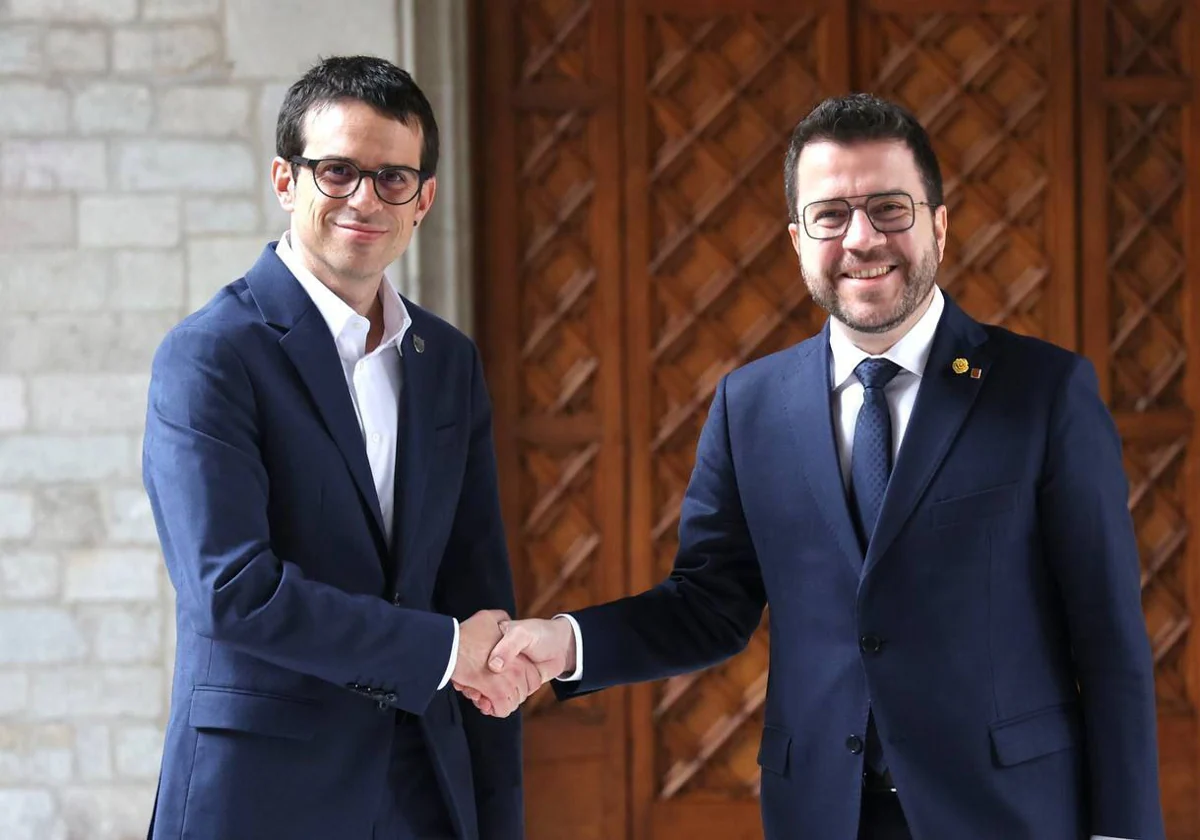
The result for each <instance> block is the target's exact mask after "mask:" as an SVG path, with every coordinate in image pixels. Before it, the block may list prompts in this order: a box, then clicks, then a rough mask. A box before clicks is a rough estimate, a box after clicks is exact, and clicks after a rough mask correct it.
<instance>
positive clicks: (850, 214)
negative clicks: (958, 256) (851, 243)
mask: <svg viewBox="0 0 1200 840" xmlns="http://www.w3.org/2000/svg"><path fill="white" fill-rule="evenodd" d="M890 195H895V196H904V197H905V198H907V199H908V200H909V203H911V204H912V206H913V214H912V221H911V222H909V223H908V226H907V227H902V228H896V229H894V230H880V229H879V226H878V225H876V224H875V220H874V219H872V218H871V214H870V213H868V212H867V207H866V205H867V203H868V202H870V201H871V199H873V198H885V197H887V196H890ZM851 198H861V199H862V202H861V203H859V204H851V203H850V199H851ZM835 201H838V202H841V203H842V204H844V205H846V208H847V216H846V226H845V227H843V228H842V229H841V230H840V231H838V232H837V233H834V234H831V235H829V236H813V235H812V232H811V231H810V230H809V229H808V219H807V218H805V217H806V215H807V213H806V211H807V210H808V208H809V207H812V206H813V205H814V204H828V203H830V202H835ZM941 206H942V205H941V204H940V203H934V202H932V201H917V200H916V199H914V198H913V197H912V194H911V193H907V192H905V191H904V190H887V191H885V192H878V193H864V194H863V195H852V196H848V197H846V198H821V199H818V200H817V201H810V202H809V203H808V204H805V205H804V206H803V207H801V208H800V226H801V227H803V228H804V235H805V236H807V237H808V238H809V239H812V240H815V241H817V242H828V241H829V240H831V239H838V238H840V237H843V236H845V235H846V234H847V233H848V232H849V230H850V224H851V222H853V221H854V211H855V210H862V211H863V214H864V215H865V216H866V217H867V221H868V222H870V224H871V227H872V228H874V229H875V232H876V233H882V234H884V235H887V234H889V233H904V232H905V231H909V230H912V229H913V226H914V225H916V223H917V208H918V207H931V208H936V207H941Z"/></svg>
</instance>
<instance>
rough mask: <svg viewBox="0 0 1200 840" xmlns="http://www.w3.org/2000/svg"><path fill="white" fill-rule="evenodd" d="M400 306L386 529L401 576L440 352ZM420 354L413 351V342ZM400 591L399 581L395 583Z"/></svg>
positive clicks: (421, 488)
mask: <svg viewBox="0 0 1200 840" xmlns="http://www.w3.org/2000/svg"><path fill="white" fill-rule="evenodd" d="M405 306H407V307H408V310H409V312H410V313H411V315H412V318H413V325H412V327H411V328H410V329H409V331H408V333H407V334H406V335H405V336H404V340H403V341H402V342H401V350H400V358H401V370H402V371H403V375H402V384H401V386H400V412H399V413H400V428H399V429H398V430H397V437H396V439H397V441H399V450H398V451H397V453H396V497H395V501H396V509H395V525H394V527H393V529H392V553H393V559H394V561H395V562H396V564H397V565H398V566H399V569H400V572H399V573H400V574H401V575H404V574H405V573H407V572H409V571H411V570H412V568H413V564H412V563H408V562H406V561H407V559H408V558H409V557H411V556H412V552H413V545H414V540H415V539H416V535H417V532H418V531H419V523H420V521H421V509H422V504H423V503H424V501H425V484H426V481H427V479H428V476H429V470H430V465H431V461H432V457H433V423H434V420H433V417H434V407H435V405H436V396H437V395H436V391H437V382H438V380H437V376H438V368H439V365H438V359H439V351H440V348H439V347H437V346H436V344H435V343H434V342H430V341H426V340H425V339H424V338H423V337H422V336H421V327H422V320H421V317H420V310H418V309H417V308H416V307H414V306H413V305H412V304H411V303H409V302H408V301H405ZM418 342H419V344H420V347H421V352H417V344H418ZM401 589H403V583H401Z"/></svg>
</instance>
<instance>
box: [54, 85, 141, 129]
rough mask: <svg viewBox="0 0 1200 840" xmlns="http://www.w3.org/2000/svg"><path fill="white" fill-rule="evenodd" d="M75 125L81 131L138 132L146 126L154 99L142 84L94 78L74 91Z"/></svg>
mask: <svg viewBox="0 0 1200 840" xmlns="http://www.w3.org/2000/svg"><path fill="white" fill-rule="evenodd" d="M72 105H73V107H72V110H73V112H74V116H75V127H76V129H78V130H79V131H81V132H82V133H84V134H140V133H142V132H145V131H146V130H147V129H148V128H149V127H150V120H151V117H152V114H153V111H154V101H153V98H152V96H151V94H150V88H148V87H146V86H145V85H136V84H123V83H119V82H98V83H96V84H93V85H89V86H88V87H86V88H84V89H83V90H81V91H79V92H78V93H77V94H75V98H74V100H73V103H72Z"/></svg>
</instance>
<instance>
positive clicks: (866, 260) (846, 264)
mask: <svg viewBox="0 0 1200 840" xmlns="http://www.w3.org/2000/svg"><path fill="white" fill-rule="evenodd" d="M870 263H874V264H875V265H879V264H880V263H884V264H886V265H894V266H896V267H897V268H904V267H905V266H907V265H908V261H907V260H904V259H902V258H900V257H898V256H896V255H895V254H891V253H888V252H887V251H885V250H882V249H879V248H877V249H875V250H874V251H861V252H856V253H854V254H853V255H851V258H850V259H845V260H842V261H841V262H840V263H839V264H838V267H837V273H838V274H845V273H847V272H850V271H855V270H857V269H860V268H862V267H863V266H864V265H867V264H870Z"/></svg>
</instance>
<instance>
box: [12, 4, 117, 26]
mask: <svg viewBox="0 0 1200 840" xmlns="http://www.w3.org/2000/svg"><path fill="white" fill-rule="evenodd" d="M8 13H9V16H10V17H11V18H12V19H13V20H50V21H56V22H59V21H61V22H63V23H124V22H125V21H129V20H133V19H134V18H135V17H137V0H8Z"/></svg>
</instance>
